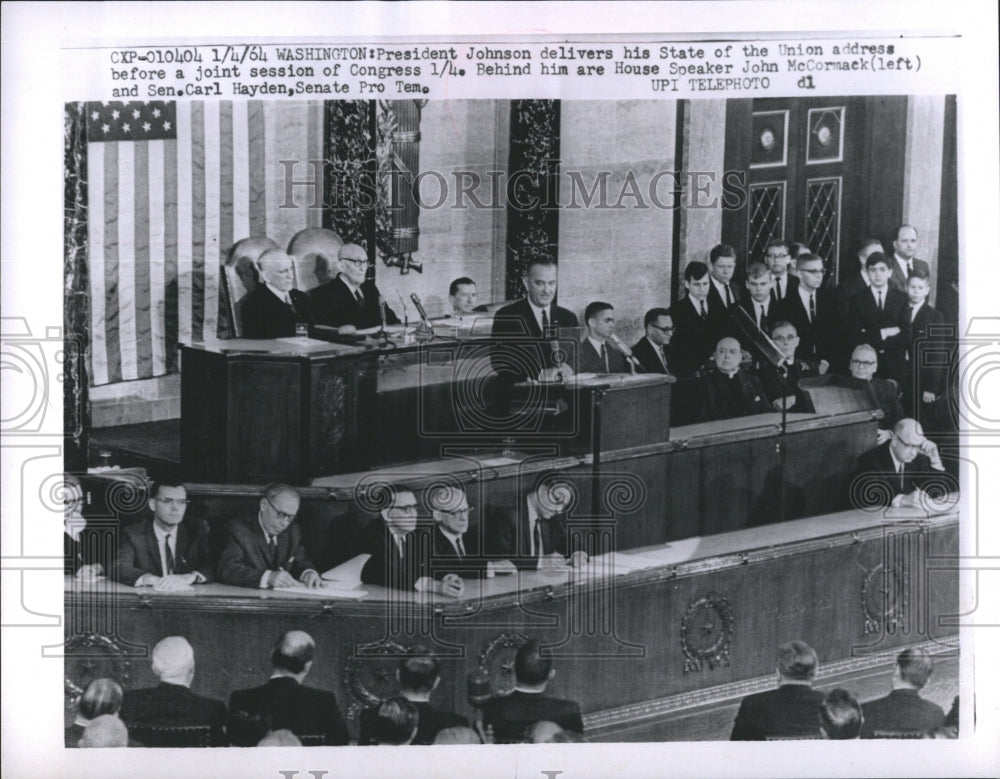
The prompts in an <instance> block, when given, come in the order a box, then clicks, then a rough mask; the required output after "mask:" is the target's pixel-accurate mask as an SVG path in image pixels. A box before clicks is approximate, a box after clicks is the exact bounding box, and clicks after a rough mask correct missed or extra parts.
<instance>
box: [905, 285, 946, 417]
mask: <svg viewBox="0 0 1000 779" xmlns="http://www.w3.org/2000/svg"><path fill="white" fill-rule="evenodd" d="M929 294H930V280H929V279H928V278H927V276H926V275H924V273H923V272H922V271H920V270H915V271H914V272H913V275H911V276H910V278H909V280H908V281H907V282H906V296H907V299H908V302H909V305H908V306H907V310H906V315H905V316H904V317H903V337H902V340H903V344H904V347H905V350H906V352H905V370H904V372H903V376H902V380H903V382H904V384H903V405H904V406H905V407H906V408H908V409H909V410H910V412H911V413H913V414H914V415H915V416H916V417H917V418H918V419H919V418H921V417H922V416H924V412H925V407H926V406H927V405H929V404H931V403H933V402H935V401H936V400H937V399H938V396H939V395H941V394H942V393H943V392H944V389H945V386H946V384H947V381H948V368H947V366H946V365H944V364H942V361H940V360H938V361H933V360H930V359H927V357H926V356H925V355H926V352H927V351H928V350H929V349H934V350H937V349H938V348H941V347H939V346H936V344H939V343H940V341H941V336H940V334H939V332H935V328H941V327H942V326H943V325H944V317H943V316H942V315H941V312H940V311H938V310H937V309H936V308H933V307H931V306H930V305H929V304H928V303H927V296H928V295H929Z"/></svg>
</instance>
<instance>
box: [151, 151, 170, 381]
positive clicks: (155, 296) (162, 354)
mask: <svg viewBox="0 0 1000 779" xmlns="http://www.w3.org/2000/svg"><path fill="white" fill-rule="evenodd" d="M168 143H170V141H151V142H150V143H149V144H148V170H149V175H148V176H147V179H148V181H147V190H146V192H147V213H148V215H149V258H150V259H149V337H150V342H151V343H150V355H149V364H150V373H149V375H150V376H162V375H163V374H164V373H166V372H167V361H166V338H165V334H164V330H163V326H164V322H165V306H164V296H165V293H166V285H165V283H164V271H165V270H166V236H165V226H164V216H165V213H166V207H165V200H164V194H163V193H164V184H165V181H164V177H163V151H164V147H165V146H166V145H167V144H168ZM174 145H176V142H175V144H174Z"/></svg>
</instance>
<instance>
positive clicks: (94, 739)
mask: <svg viewBox="0 0 1000 779" xmlns="http://www.w3.org/2000/svg"><path fill="white" fill-rule="evenodd" d="M80 746H81V747H83V748H89V747H127V746H128V728H126V727H125V723H124V722H122V721H121V720H120V719H118V717H117V716H116V715H114V714H102V715H101V716H100V717H97V718H96V719H94V720H91V721H90V723H88V725H87V727H85V728H84V729H83V737H82V738H81V739H80Z"/></svg>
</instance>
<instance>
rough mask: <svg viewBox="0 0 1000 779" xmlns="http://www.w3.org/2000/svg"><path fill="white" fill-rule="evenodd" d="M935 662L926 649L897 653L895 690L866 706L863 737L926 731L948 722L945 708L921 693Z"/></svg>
mask: <svg viewBox="0 0 1000 779" xmlns="http://www.w3.org/2000/svg"><path fill="white" fill-rule="evenodd" d="M933 670H934V663H933V661H932V660H931V657H930V655H928V654H927V652H925V651H924V650H922V649H904V650H903V651H902V652H900V653H899V655H897V656H896V666H895V668H894V669H893V672H892V692H890V693H889V694H888V695H886V696H885V697H884V698H879V699H877V700H874V701H869V702H868V703H866V704H864V706H862V711H864V715H865V724H864V728H863V729H862V731H861V737H862V738H878V734H879V733H880V732H882V731H889V732H900V731H903V732H911V733H916V732H920V733H926V732H927V731H929V730H933V729H934V728H937V727H940V726H941V725H943V724H944V711H942V710H941V707H940V706H938V705H937V704H936V703H931V702H930V701H927V700H924V699H923V698H921V697H920V690H921V689H923V686H924V685H925V684H927V680H928V679H929V678H930V675H931V672H932V671H933Z"/></svg>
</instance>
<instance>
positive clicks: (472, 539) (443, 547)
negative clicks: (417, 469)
mask: <svg viewBox="0 0 1000 779" xmlns="http://www.w3.org/2000/svg"><path fill="white" fill-rule="evenodd" d="M425 498H426V500H427V504H428V506H430V509H431V517H432V518H433V519H434V530H433V535H432V541H431V554H432V559H431V575H432V576H434V578H435V579H441V578H444V577H445V576H446V575H448V574H457V575H458V576H461V577H462V578H465V579H477V578H479V577H480V576H481V575H482V574H483V572H485V573H486V576H488V577H493V576H495V575H496V574H498V573H499V574H507V573H517V568H516V567H515V566H514V564H513V563H511V562H510V561H509V560H488V561H484V559H483V550H482V544H481V536H480V532H479V531H480V528H479V527H475V528H471V527H470V526H469V516H470V514H471V513H472V511H473V509H472V508H471V507H470V506H469V501H468V498H467V497H466V494H465V490H463V489H461V488H459V487H453V486H443V487H433V488H431V489H430V490H429V491H428V492H427V493H426V494H425Z"/></svg>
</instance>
